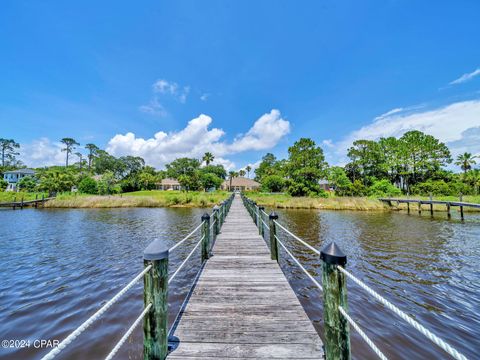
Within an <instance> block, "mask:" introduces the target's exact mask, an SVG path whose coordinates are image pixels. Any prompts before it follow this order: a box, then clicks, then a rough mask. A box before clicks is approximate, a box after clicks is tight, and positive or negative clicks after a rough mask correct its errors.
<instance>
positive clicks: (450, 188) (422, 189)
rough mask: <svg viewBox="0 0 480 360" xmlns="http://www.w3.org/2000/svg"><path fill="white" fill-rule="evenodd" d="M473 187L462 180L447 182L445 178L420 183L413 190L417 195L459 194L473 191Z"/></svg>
mask: <svg viewBox="0 0 480 360" xmlns="http://www.w3.org/2000/svg"><path fill="white" fill-rule="evenodd" d="M472 190H473V189H472V188H471V187H470V186H468V185H467V184H465V183H461V182H449V183H446V182H445V181H443V180H435V181H432V180H429V181H425V182H423V183H418V184H416V185H414V186H412V188H411V192H412V193H413V194H416V195H424V196H428V195H430V194H432V195H446V196H448V195H450V196H458V194H460V193H462V194H464V195H467V194H470V193H472Z"/></svg>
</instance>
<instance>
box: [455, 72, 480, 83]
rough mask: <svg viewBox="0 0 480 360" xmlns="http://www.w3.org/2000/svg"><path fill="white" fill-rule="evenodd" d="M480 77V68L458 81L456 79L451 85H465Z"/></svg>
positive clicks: (464, 75)
mask: <svg viewBox="0 0 480 360" xmlns="http://www.w3.org/2000/svg"><path fill="white" fill-rule="evenodd" d="M478 75H480V68H478V69H475V70H474V71H472V72H470V73H466V74H463V75H462V76H460V77H459V78H458V79H455V80H453V81H451V82H450V85H458V84H463V83H464V82H467V81H470V80H472V79H473V78H474V77H477V76H478Z"/></svg>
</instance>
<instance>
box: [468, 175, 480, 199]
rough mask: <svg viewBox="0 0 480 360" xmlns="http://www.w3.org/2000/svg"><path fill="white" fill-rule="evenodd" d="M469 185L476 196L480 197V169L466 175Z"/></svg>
mask: <svg viewBox="0 0 480 360" xmlns="http://www.w3.org/2000/svg"><path fill="white" fill-rule="evenodd" d="M465 179H466V181H467V183H469V184H470V185H472V186H473V190H474V193H475V195H478V187H479V186H480V169H473V170H471V171H469V172H468V174H466V176H465Z"/></svg>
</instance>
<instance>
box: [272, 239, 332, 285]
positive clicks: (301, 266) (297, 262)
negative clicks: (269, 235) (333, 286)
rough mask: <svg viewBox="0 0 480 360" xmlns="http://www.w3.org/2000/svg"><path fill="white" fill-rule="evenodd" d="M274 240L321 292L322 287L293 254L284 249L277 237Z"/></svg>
mask: <svg viewBox="0 0 480 360" xmlns="http://www.w3.org/2000/svg"><path fill="white" fill-rule="evenodd" d="M275 239H277V242H278V243H279V244H280V245H281V246H282V247H283V249H284V250H285V252H286V253H287V254H288V255H290V257H291V258H292V259H293V261H295V263H296V264H297V265H298V266H299V267H300V269H302V270H303V272H304V273H305V274H307V276H308V277H309V278H310V280H312V281H313V283H314V284H315V285H317V287H318V288H319V289H320V290H322V291H323V288H322V285H320V283H319V282H318V281H317V280H316V279H315V278H314V277H313V276H312V275H310V273H309V272H308V271H307V269H305V268H304V267H303V265H302V264H301V263H300V262H299V261H298V260H297V259H296V258H295V256H293V254H292V253H291V252H290V251H288V249H287V248H286V246H285V245H284V244H283V243H282V242H281V241H280V239H279V238H278V237H277V235H275Z"/></svg>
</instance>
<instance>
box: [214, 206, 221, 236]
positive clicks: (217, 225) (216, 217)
mask: <svg viewBox="0 0 480 360" xmlns="http://www.w3.org/2000/svg"><path fill="white" fill-rule="evenodd" d="M219 213H220V207H219V206H218V205H215V206H214V207H213V221H214V222H215V225H213V234H214V236H213V238H214V239H216V238H217V235H218V234H220V214H219Z"/></svg>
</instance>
